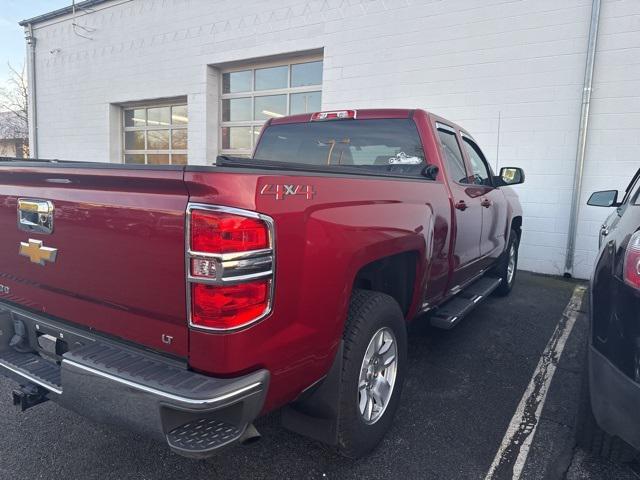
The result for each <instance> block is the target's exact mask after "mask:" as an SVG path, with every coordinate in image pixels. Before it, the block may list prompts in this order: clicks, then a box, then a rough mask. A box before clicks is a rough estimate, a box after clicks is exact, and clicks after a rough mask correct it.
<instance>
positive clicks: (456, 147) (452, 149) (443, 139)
mask: <svg viewBox="0 0 640 480" xmlns="http://www.w3.org/2000/svg"><path fill="white" fill-rule="evenodd" d="M438 137H439V138H440V143H441V144H442V149H443V150H444V161H445V163H446V164H447V171H448V172H449V177H451V179H452V180H453V181H455V182H458V183H468V182H467V170H466V168H465V166H464V159H463V157H462V151H461V150H460V144H459V143H458V139H457V138H456V134H455V133H454V132H453V131H450V130H446V129H444V128H438Z"/></svg>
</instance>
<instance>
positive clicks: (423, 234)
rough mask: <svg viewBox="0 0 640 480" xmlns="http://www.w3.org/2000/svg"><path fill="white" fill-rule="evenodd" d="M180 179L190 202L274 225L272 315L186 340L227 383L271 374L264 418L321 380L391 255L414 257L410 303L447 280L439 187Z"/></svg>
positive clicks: (416, 182) (251, 177) (276, 177)
mask: <svg viewBox="0 0 640 480" xmlns="http://www.w3.org/2000/svg"><path fill="white" fill-rule="evenodd" d="M210 172H211V170H208V171H206V170H203V171H201V172H196V171H187V172H186V177H185V178H186V182H187V187H188V189H189V193H190V201H191V202H198V203H207V204H215V205H226V206H232V207H237V208H244V209H247V210H254V211H257V212H260V213H263V214H266V215H269V216H271V217H272V218H273V219H274V221H275V235H276V277H275V282H276V284H275V299H274V308H273V312H272V314H271V315H270V316H269V317H267V318H266V319H264V320H263V321H262V322H260V323H259V324H257V325H254V326H252V327H251V328H249V329H247V330H244V331H240V332H236V333H233V334H227V335H216V334H212V333H205V332H201V331H192V332H191V337H190V342H191V348H190V359H189V360H190V364H191V365H192V367H194V368H196V369H201V370H203V371H209V372H210V373H216V374H219V375H232V374H235V373H238V372H244V371H250V370H252V369H255V368H259V367H264V368H267V369H269V370H270V372H271V373H272V380H271V382H272V383H271V388H270V392H269V397H268V399H267V404H266V406H265V410H269V409H271V408H273V407H275V406H279V405H281V404H283V403H286V402H288V401H290V400H292V399H293V397H295V396H296V395H297V394H298V393H299V392H300V391H302V390H303V389H304V388H305V387H308V386H309V385H310V384H312V383H313V382H314V381H316V380H318V379H320V378H321V377H322V376H323V375H324V374H325V373H326V372H327V370H328V368H329V367H330V365H331V362H332V361H333V358H334V355H335V352H336V348H337V346H338V344H339V341H340V339H341V336H342V331H343V328H344V322H345V319H346V315H347V309H348V303H349V298H350V294H351V290H352V288H353V282H354V279H355V277H356V274H357V272H358V271H359V270H360V269H361V268H362V267H363V266H365V265H367V264H368V263H370V262H372V261H374V260H377V259H379V258H383V257H385V256H389V255H392V254H395V253H401V252H408V251H415V252H417V253H418V256H417V257H418V258H419V259H421V260H420V261H419V262H418V265H416V274H417V275H416V278H417V279H418V280H417V281H416V286H415V291H414V295H413V302H412V306H411V308H410V312H409V315H408V317H410V316H412V315H413V313H414V312H415V311H416V310H417V308H418V306H419V305H420V303H421V301H422V295H423V293H424V290H425V279H426V278H431V279H432V282H433V285H432V286H435V288H442V289H444V288H445V286H446V281H447V278H448V250H449V231H450V229H449V222H450V209H449V198H448V194H447V191H446V188H445V186H444V184H443V183H441V182H439V181H428V180H426V179H421V178H416V179H406V180H404V179H395V178H393V179H392V178H380V177H362V176H355V175H351V176H342V177H341V176H327V175H322V176H320V175H310V174H291V173H286V174H264V172H255V173H243V175H237V174H235V173H234V172H233V169H229V170H228V171H225V169H222V168H217V169H215V172H216V173H215V176H214V175H212V174H211V173H210ZM268 184H270V185H278V184H280V185H285V184H286V185H311V186H312V187H313V190H314V192H315V195H314V196H313V198H311V199H307V198H306V197H305V196H304V195H292V196H287V197H285V198H284V199H282V200H277V199H276V198H275V195H265V194H260V192H261V191H262V189H263V187H264V186H265V185H268ZM212 369H213V370H214V371H211V370H212Z"/></svg>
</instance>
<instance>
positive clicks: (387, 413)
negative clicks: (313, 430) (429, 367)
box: [338, 290, 407, 458]
mask: <svg viewBox="0 0 640 480" xmlns="http://www.w3.org/2000/svg"><path fill="white" fill-rule="evenodd" d="M383 327H388V328H389V329H391V330H392V332H393V334H394V336H395V339H396V348H397V359H396V362H397V372H396V380H395V385H394V388H393V390H392V393H391V397H390V400H389V401H388V402H387V404H386V405H387V406H386V408H385V409H384V411H383V413H382V416H381V417H380V418H379V419H378V420H377V421H376V422H375V423H373V424H368V423H367V422H366V421H365V420H364V418H363V417H362V415H361V414H360V410H359V408H358V380H359V375H360V368H361V365H362V361H363V359H364V356H365V352H366V350H367V347H368V346H369V342H370V341H371V339H372V338H373V337H374V335H375V334H376V333H377V332H378V331H379V330H380V329H381V328H383ZM343 339H344V353H343V364H342V375H341V381H340V394H339V400H338V401H339V415H338V453H340V454H341V455H343V456H345V457H349V458H360V457H362V456H364V455H366V454H367V453H369V452H371V451H372V450H373V449H374V448H375V447H376V446H377V445H378V444H379V443H380V441H381V440H382V438H383V437H384V435H385V433H386V432H387V430H389V428H390V427H391V424H392V422H393V419H394V416H395V413H396V410H397V409H398V405H399V403H400V395H401V392H402V385H403V383H404V377H405V372H406V364H407V329H406V324H405V319H404V316H403V314H402V311H401V309H400V306H399V305H398V303H397V302H396V301H395V300H394V299H393V298H392V297H390V296H389V295H385V294H383V293H379V292H372V291H368V290H354V292H353V295H352V297H351V303H350V305H349V314H348V317H347V322H346V325H345V330H344V334H343Z"/></svg>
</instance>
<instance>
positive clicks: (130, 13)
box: [35, 0, 640, 277]
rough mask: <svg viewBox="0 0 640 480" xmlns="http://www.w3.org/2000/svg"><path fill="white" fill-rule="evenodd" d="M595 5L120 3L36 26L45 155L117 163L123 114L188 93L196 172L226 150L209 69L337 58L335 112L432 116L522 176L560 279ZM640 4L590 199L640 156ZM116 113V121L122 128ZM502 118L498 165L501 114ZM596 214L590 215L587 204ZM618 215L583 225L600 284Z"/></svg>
mask: <svg viewBox="0 0 640 480" xmlns="http://www.w3.org/2000/svg"><path fill="white" fill-rule="evenodd" d="M590 7H591V0H563V1H562V2H558V1H557V0H455V1H454V0H448V1H445V0H385V1H383V0H278V1H270V2H265V1H259V0H253V1H243V2H241V6H240V2H237V1H231V0H218V1H208V0H207V1H205V0H131V1H124V0H114V1H112V2H108V3H106V4H103V5H100V6H97V7H94V9H93V11H92V13H90V14H87V15H82V16H80V17H79V18H78V19H77V23H78V24H80V25H84V26H87V27H89V28H92V29H95V31H93V32H91V33H88V35H89V36H91V37H92V40H87V39H84V38H81V37H79V36H77V35H75V34H74V33H73V28H72V26H71V21H70V19H69V18H58V19H55V20H52V21H50V22H46V23H42V24H38V25H36V30H35V35H36V37H37V40H38V43H37V58H38V60H37V84H38V99H37V108H38V122H39V147H40V156H42V157H58V158H65V159H72V160H87V159H89V160H96V161H109V160H112V161H113V160H117V159H118V158H119V152H120V145H115V146H114V142H117V140H118V138H119V137H118V132H114V129H116V128H117V123H118V122H117V112H118V110H117V109H115V110H114V107H113V104H118V103H123V102H131V101H139V100H145V99H159V98H168V97H176V96H186V97H187V100H188V104H189V116H190V124H189V156H190V162H191V163H210V162H211V161H212V160H213V158H214V156H215V155H216V153H217V150H218V88H219V87H218V77H217V75H216V72H215V70H213V69H212V68H209V67H208V65H216V64H221V63H226V62H232V61H239V60H247V59H252V58H260V57H265V56H269V55H278V54H285V53H290V52H297V51H306V50H315V49H324V83H323V108H344V107H350V108H365V107H410V108H415V107H420V108H426V109H428V110H431V111H433V112H435V113H438V114H441V115H443V116H445V117H448V118H451V119H452V120H454V121H457V122H459V123H460V124H462V125H463V126H465V127H466V128H467V129H468V130H470V131H471V132H472V133H473V134H474V136H476V138H477V139H478V141H479V142H480V144H481V145H482V147H483V148H484V150H485V153H486V154H487V156H488V157H489V159H490V161H491V162H492V164H493V165H494V166H496V165H497V164H499V166H505V165H515V166H521V167H523V168H525V170H526V172H527V183H526V184H525V185H522V186H520V187H518V190H519V192H520V194H521V200H522V203H523V207H524V213H525V220H524V229H525V235H524V240H523V244H522V250H521V259H520V266H521V268H524V269H528V270H534V271H539V272H545V273H553V274H559V273H562V272H563V266H564V255H565V245H566V240H567V230H568V220H569V210H570V199H571V188H572V182H573V169H574V163H575V153H576V142H577V134H578V125H579V112H580V100H581V93H582V80H583V75H584V62H585V58H586V44H587V34H588V23H589V15H590ZM638 81H640V2H638V1H637V0H603V8H602V21H601V31H600V36H599V45H598V52H597V56H596V71H595V85H594V87H595V88H594V95H593V107H592V112H593V116H592V120H591V128H592V130H591V132H590V134H589V140H588V150H587V164H586V169H585V185H584V191H583V197H584V198H583V200H586V197H587V196H588V193H589V192H591V191H592V190H594V189H600V188H611V187H613V188H622V187H623V186H624V184H625V182H626V181H627V179H628V178H629V177H630V175H631V173H632V170H634V169H635V168H637V167H638V165H639V164H640V162H639V161H638V152H639V151H640V145H639V142H640V140H639V139H640V94H639V93H638V89H637V85H638ZM114 112H115V117H116V118H115V120H114ZM499 114H500V116H501V128H500V145H499V159H498V160H497V159H496V152H497V150H498V145H497V137H498V115H499ZM583 203H584V202H583ZM606 214H607V211H606V210H605V209H594V208H591V207H584V208H582V209H581V212H580V217H579V219H580V221H579V229H578V231H579V237H578V241H577V249H578V250H577V252H576V274H577V275H578V276H581V277H587V276H588V275H589V272H590V270H591V265H592V263H593V259H594V258H595V254H596V249H597V232H598V226H599V223H600V222H601V221H602V219H603V217H604V216H606Z"/></svg>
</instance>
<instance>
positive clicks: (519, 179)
mask: <svg viewBox="0 0 640 480" xmlns="http://www.w3.org/2000/svg"><path fill="white" fill-rule="evenodd" d="M519 183H524V170H522V169H521V168H518V167H502V168H501V169H500V175H499V176H498V177H496V184H497V185H498V186H500V187H502V186H505V185H518V184H519Z"/></svg>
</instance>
